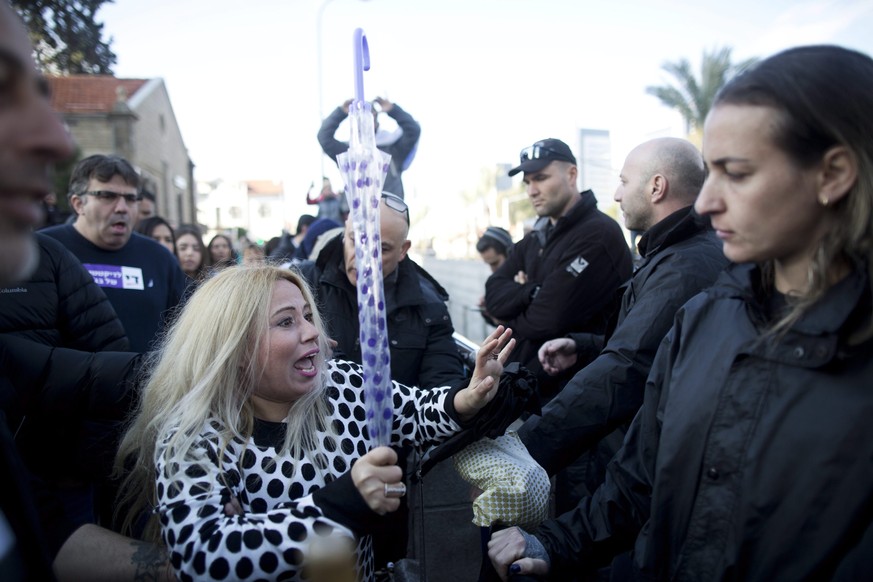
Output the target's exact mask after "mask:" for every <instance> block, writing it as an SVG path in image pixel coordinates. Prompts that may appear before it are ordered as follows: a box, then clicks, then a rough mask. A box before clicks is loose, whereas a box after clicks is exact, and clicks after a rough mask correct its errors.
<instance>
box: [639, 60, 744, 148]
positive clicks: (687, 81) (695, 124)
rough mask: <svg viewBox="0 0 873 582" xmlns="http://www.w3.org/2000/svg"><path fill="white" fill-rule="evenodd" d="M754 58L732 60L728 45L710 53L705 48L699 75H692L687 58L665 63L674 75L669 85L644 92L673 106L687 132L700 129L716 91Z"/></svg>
mask: <svg viewBox="0 0 873 582" xmlns="http://www.w3.org/2000/svg"><path fill="white" fill-rule="evenodd" d="M756 61H757V59H747V60H745V61H742V62H740V63H732V62H731V49H730V48H729V47H725V48H720V49H713V50H712V52H707V51H706V50H704V51H703V59H702V60H701V62H700V77H699V78H697V77H695V75H694V72H693V71H692V69H691V63H689V62H688V59H680V60H679V61H676V62H666V63H664V64H663V65H662V66H661V68H662V69H663V70H665V71H666V72H668V73H670V75H672V76H673V80H672V84H670V85H661V86H657V87H655V86H650V87H646V93H648V94H649V95H654V96H655V97H657V98H658V99H660V100H661V103H663V104H664V105H666V106H667V107H670V108H671V109H676V110H677V111H678V112H679V113H680V114H681V115H682V118H683V119H684V120H685V125H686V129H687V130H688V131H689V132H692V131H696V132H700V131H702V129H703V122H704V121H705V120H706V115H707V114H708V113H709V110H710V108H711V107H712V102H713V100H715V95H716V93H718V90H719V89H721V88H722V87H723V86H724V84H725V83H727V81H728V80H730V79H731V77H733V76H734V75H736V74H737V73H740V72H742V71H743V70H745V69H747V68H748V67H749V66H751V65H753V64H754V63H755V62H756Z"/></svg>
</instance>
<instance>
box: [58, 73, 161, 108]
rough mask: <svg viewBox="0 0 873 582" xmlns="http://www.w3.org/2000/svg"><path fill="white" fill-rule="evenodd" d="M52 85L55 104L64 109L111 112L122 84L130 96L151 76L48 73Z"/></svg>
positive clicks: (128, 97) (128, 96)
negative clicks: (61, 75) (131, 76)
mask: <svg viewBox="0 0 873 582" xmlns="http://www.w3.org/2000/svg"><path fill="white" fill-rule="evenodd" d="M47 79H48V82H49V85H51V89H52V107H54V108H55V109H56V110H57V111H59V112H61V113H108V112H109V111H112V107H113V105H115V102H116V99H117V90H118V87H122V88H123V89H124V91H125V93H126V95H127V99H130V98H131V97H133V94H134V93H136V92H137V91H138V90H139V89H140V88H141V87H142V86H143V85H145V84H146V83H147V82H148V79H117V78H115V77H113V76H111V75H71V76H67V77H51V76H50V77H47Z"/></svg>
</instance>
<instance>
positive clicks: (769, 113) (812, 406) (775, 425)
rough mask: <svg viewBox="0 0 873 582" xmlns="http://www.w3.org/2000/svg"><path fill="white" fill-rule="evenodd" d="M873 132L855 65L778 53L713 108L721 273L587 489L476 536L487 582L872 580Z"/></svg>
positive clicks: (708, 145) (866, 62) (850, 59)
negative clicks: (530, 526)
mask: <svg viewBox="0 0 873 582" xmlns="http://www.w3.org/2000/svg"><path fill="white" fill-rule="evenodd" d="M871 136H873V60H871V59H870V58H869V57H868V56H866V55H863V54H860V53H857V52H854V51H850V50H846V49H843V48H840V47H834V46H813V47H802V48H797V49H792V50H788V51H785V52H783V53H780V54H777V55H775V56H773V57H771V58H768V59H766V60H764V61H762V62H761V63H760V64H758V65H757V66H756V67H755V68H753V69H751V70H749V71H748V72H746V73H744V74H742V75H740V76H739V77H737V78H735V79H734V80H732V81H731V82H730V83H728V84H727V85H726V86H725V87H724V88H723V89H722V90H721V91H720V92H719V94H718V96H717V97H716V100H715V104H714V106H713V108H712V110H711V111H710V113H709V116H708V117H707V120H706V124H705V127H704V139H703V151H704V157H705V161H706V163H707V165H708V168H709V175H708V177H707V180H706V183H705V184H704V187H703V190H702V192H701V194H700V197H699V199H698V201H697V203H696V205H695V208H696V210H697V211H698V212H699V213H700V214H704V215H707V216H709V217H710V218H711V221H712V225H713V228H714V229H715V231H716V233H717V235H718V236H719V238H720V239H721V240H722V242H723V250H724V253H725V255H726V256H727V257H728V258H729V259H730V260H731V261H733V262H734V263H736V264H735V265H733V266H732V267H731V268H729V269H728V270H727V271H726V272H725V273H724V275H723V276H722V277H721V279H720V280H719V281H718V282H717V283H716V285H715V286H714V287H713V288H712V289H711V290H709V291H707V292H705V293H703V294H701V295H698V296H697V297H695V298H693V299H692V300H691V301H689V302H688V303H687V304H686V305H685V306H684V307H683V308H682V309H681V310H680V311H679V313H678V315H677V317H676V322H675V325H674V327H673V329H672V330H671V331H670V333H669V334H668V336H667V337H666V338H665V340H664V342H663V343H662V344H661V347H660V349H659V351H658V355H657V357H656V360H655V364H654V367H653V369H652V372H651V374H650V376H649V378H648V383H647V387H646V400H645V404H644V406H643V408H642V409H641V411H640V413H639V415H638V416H637V417H636V419H635V420H634V422H633V424H632V426H631V429H630V431H629V432H628V434H627V438H626V439H625V442H624V445H623V447H622V449H621V450H620V451H619V453H618V454H617V456H616V457H615V459H613V461H612V463H611V464H610V467H609V473H608V476H607V480H606V482H605V483H604V484H603V486H601V487H600V489H598V490H597V492H596V493H595V494H594V495H593V496H592V497H590V498H587V499H584V500H583V501H582V502H581V504H580V505H579V506H577V508H576V509H575V510H574V511H572V512H570V513H568V514H565V515H563V516H560V517H559V518H558V519H556V520H552V521H549V522H546V523H544V524H543V525H542V526H541V527H540V528H539V529H538V530H537V531H536V532H533V534H528V533H523V532H521V531H520V530H518V529H515V528H513V529H509V530H504V531H503V532H498V533H497V534H495V535H494V536H493V537H492V540H491V543H490V547H489V555H490V557H491V559H492V562H493V563H494V564H495V567H496V568H497V570H498V572H499V573H501V575H503V576H508V575H509V574H510V573H511V572H521V573H537V574H546V573H549V574H550V575H551V576H553V577H554V578H556V579H566V578H567V577H569V576H570V573H571V572H572V573H575V572H577V571H578V569H579V568H580V567H581V568H591V567H596V566H598V565H601V564H603V563H608V561H609V559H610V558H611V557H612V556H613V555H615V554H616V553H618V552H622V551H627V550H633V566H632V567H633V570H634V574H633V576H634V577H636V578H643V579H651V580H667V579H670V580H673V579H677V580H724V579H731V580H772V579H780V580H806V579H858V578H859V577H869V575H870V572H871V571H873V463H871V459H873V423H871V422H870V418H871V415H873V390H871V388H873V317H871V311H873V309H871V305H873V292H871V280H870V266H871V263H873V137H871ZM622 575H624V572H619V571H618V570H617V569H615V568H614V569H613V577H614V578H618V577H621V576H622ZM628 575H630V574H629V573H628Z"/></svg>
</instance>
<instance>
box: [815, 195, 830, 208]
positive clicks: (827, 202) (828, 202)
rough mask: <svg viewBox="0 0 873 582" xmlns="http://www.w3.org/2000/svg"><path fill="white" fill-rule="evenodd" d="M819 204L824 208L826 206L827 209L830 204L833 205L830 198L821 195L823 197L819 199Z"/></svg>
mask: <svg viewBox="0 0 873 582" xmlns="http://www.w3.org/2000/svg"><path fill="white" fill-rule="evenodd" d="M818 203H819V204H821V205H822V206H825V207H826V206H827V205H828V204H830V203H831V201H830V200H828V197H827V196H825V195H824V194H821V195H820V196H819V197H818Z"/></svg>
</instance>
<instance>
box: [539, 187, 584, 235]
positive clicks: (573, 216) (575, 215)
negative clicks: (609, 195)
mask: <svg viewBox="0 0 873 582" xmlns="http://www.w3.org/2000/svg"><path fill="white" fill-rule="evenodd" d="M579 197H580V198H581V200H579V201H578V202H577V203H576V204H574V205H573V208H571V209H570V212H568V213H567V214H565V215H564V216H562V217H560V218H559V219H558V221H557V222H556V223H555V229H554V231H553V232H552V238H554V237H555V236H557V235H558V233H560V232H562V231H564V230H566V229H568V228H570V227H571V226H572V225H574V224H576V223H577V222H579V221H580V220H582V218H584V217H585V215H587V214H588V213H589V212H591V211H592V210H596V209H597V198H595V197H594V192H592V191H591V190H585V191H584V192H580V193H579ZM549 220H550V219H549V217H548V216H541V217H540V218H538V219H537V221H536V222H535V223H534V227H533V230H532V232H533V233H534V235H536V237H537V240H538V241H539V243H540V246H541V247H544V246H546V225H548V223H549Z"/></svg>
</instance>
